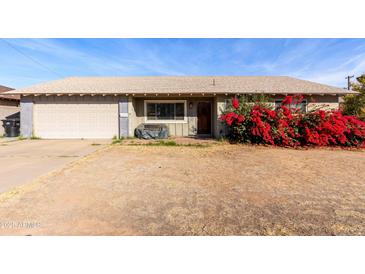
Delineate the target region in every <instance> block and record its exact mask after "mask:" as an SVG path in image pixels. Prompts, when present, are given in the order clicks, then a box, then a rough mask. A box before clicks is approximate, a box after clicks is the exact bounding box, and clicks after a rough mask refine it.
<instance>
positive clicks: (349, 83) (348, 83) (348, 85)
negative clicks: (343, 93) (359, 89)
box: [345, 75, 355, 90]
mask: <svg viewBox="0 0 365 274" xmlns="http://www.w3.org/2000/svg"><path fill="white" fill-rule="evenodd" d="M354 77H355V75H352V76H350V75H349V76H347V77H345V79H347V90H350V89H351V81H350V79H351V78H354Z"/></svg>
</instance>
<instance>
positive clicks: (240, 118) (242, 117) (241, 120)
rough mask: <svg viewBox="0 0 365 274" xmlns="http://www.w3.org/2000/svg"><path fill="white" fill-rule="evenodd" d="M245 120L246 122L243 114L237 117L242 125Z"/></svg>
mask: <svg viewBox="0 0 365 274" xmlns="http://www.w3.org/2000/svg"><path fill="white" fill-rule="evenodd" d="M244 120H245V116H243V115H242V114H239V115H238V117H237V122H238V123H242V122H243V121H244Z"/></svg>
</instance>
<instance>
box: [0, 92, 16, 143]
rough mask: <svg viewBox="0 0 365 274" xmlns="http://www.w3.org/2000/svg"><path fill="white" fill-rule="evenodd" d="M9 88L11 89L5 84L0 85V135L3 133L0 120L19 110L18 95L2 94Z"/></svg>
mask: <svg viewBox="0 0 365 274" xmlns="http://www.w3.org/2000/svg"><path fill="white" fill-rule="evenodd" d="M11 90H13V89H12V88H9V87H6V86H0V136H2V135H3V134H4V128H3V126H2V122H1V120H4V119H6V117H8V116H13V115H14V114H16V113H17V112H19V103H20V95H10V94H4V93H5V92H7V91H11Z"/></svg>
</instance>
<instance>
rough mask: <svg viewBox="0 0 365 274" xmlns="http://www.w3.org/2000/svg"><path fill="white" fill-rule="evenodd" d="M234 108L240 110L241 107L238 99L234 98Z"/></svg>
mask: <svg viewBox="0 0 365 274" xmlns="http://www.w3.org/2000/svg"><path fill="white" fill-rule="evenodd" d="M232 106H233V107H234V108H235V109H238V108H239V107H240V102H239V101H238V99H237V98H232Z"/></svg>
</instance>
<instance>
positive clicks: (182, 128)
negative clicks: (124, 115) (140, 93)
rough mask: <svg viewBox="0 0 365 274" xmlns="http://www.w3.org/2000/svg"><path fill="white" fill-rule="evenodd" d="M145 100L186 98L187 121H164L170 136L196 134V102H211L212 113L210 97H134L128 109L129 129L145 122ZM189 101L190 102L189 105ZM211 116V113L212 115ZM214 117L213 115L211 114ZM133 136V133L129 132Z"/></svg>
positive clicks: (211, 99)
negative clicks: (129, 109) (130, 107)
mask: <svg viewBox="0 0 365 274" xmlns="http://www.w3.org/2000/svg"><path fill="white" fill-rule="evenodd" d="M145 100H186V105H187V121H186V122H183V121H182V122H177V123H164V124H166V125H167V126H168V128H169V133H170V135H171V136H194V135H196V134H197V105H198V102H203V101H204V102H205V101H209V102H212V114H213V113H214V103H213V101H214V100H213V98H212V97H184V96H179V97H175V96H174V97H173V96H168V97H167V96H166V97H134V98H133V99H132V103H131V104H132V108H133V110H132V109H131V111H130V118H131V119H130V124H131V129H132V130H133V132H134V129H135V128H136V127H137V126H138V125H140V124H142V123H146V120H145V114H144V101H145ZM190 103H192V105H191V107H190ZM212 116H213V115H212ZM213 117H214V116H213ZM213 132H214V119H213V118H212V133H213ZM131 136H133V134H131Z"/></svg>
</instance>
